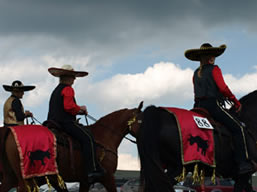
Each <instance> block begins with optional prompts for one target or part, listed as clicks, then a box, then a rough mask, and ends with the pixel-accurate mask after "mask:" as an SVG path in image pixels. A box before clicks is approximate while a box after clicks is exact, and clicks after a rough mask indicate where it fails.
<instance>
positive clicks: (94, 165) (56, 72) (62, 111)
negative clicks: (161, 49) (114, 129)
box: [47, 65, 104, 183]
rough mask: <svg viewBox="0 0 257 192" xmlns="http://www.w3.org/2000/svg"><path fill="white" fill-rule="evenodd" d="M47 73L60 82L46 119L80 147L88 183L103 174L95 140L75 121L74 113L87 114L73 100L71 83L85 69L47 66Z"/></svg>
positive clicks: (82, 107) (83, 74)
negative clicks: (75, 69)
mask: <svg viewBox="0 0 257 192" xmlns="http://www.w3.org/2000/svg"><path fill="white" fill-rule="evenodd" d="M48 71H49V73H50V74H51V75H53V76H55V77H59V79H60V82H59V84H58V85H57V87H56V88H55V89H54V91H53V92H52V95H51V98H50V103H49V112H48V118H47V119H48V120H51V121H54V122H56V123H58V124H59V125H60V126H61V127H62V129H63V131H64V132H66V133H67V134H69V135H71V136H72V137H73V138H74V139H76V140H77V141H78V142H79V143H80V145H81V147H82V153H83V156H84V159H85V161H86V168H87V170H86V171H87V174H88V181H89V182H90V183H92V182H94V181H96V180H97V179H99V178H100V177H102V176H103V175H104V170H103V168H102V167H101V166H100V165H99V163H98V161H97V158H96V149H95V142H94V138H93V135H92V133H91V132H90V130H89V129H84V128H82V127H81V125H79V124H78V123H77V122H76V115H85V114H87V109H86V106H84V105H83V106H79V105H77V104H76V101H75V92H74V89H73V88H72V84H73V83H74V80H75V79H76V78H77V77H84V76H86V75H88V73H87V72H85V71H74V69H73V68H72V66H70V65H64V66H62V68H55V67H52V68H49V69H48Z"/></svg>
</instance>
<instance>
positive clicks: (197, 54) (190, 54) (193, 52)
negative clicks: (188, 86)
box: [185, 43, 227, 61]
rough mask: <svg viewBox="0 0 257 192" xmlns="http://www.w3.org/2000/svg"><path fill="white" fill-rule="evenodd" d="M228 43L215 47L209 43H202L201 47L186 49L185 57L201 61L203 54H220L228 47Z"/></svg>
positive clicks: (216, 55)
mask: <svg viewBox="0 0 257 192" xmlns="http://www.w3.org/2000/svg"><path fill="white" fill-rule="evenodd" d="M226 47H227V46H226V45H221V46H219V47H213V46H212V45H211V44H209V43H204V44H202V45H201V47H200V49H189V50H186V51H185V57H186V58H188V59H189V60H192V61H200V59H201V56H202V55H212V56H215V57H218V56H220V55H221V54H222V53H223V52H224V51H225V49H226Z"/></svg>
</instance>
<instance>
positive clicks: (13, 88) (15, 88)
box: [3, 80, 36, 92]
mask: <svg viewBox="0 0 257 192" xmlns="http://www.w3.org/2000/svg"><path fill="white" fill-rule="evenodd" d="M35 87H36V86H33V85H23V83H22V82H21V81H19V80H16V81H14V82H12V85H3V88H4V90H5V91H10V92H11V91H31V90H32V89H35Z"/></svg>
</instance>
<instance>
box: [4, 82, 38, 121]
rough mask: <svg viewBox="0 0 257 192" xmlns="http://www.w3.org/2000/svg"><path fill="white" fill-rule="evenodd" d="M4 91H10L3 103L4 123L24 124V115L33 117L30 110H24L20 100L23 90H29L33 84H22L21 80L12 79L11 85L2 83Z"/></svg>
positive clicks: (32, 87)
mask: <svg viewBox="0 0 257 192" xmlns="http://www.w3.org/2000/svg"><path fill="white" fill-rule="evenodd" d="M3 88H4V89H5V91H8V92H11V96H10V97H9V98H8V99H7V100H6V101H5V104H4V125H5V126H15V125H24V119H25V118H26V117H33V114H32V113H31V112H30V111H24V108H23V105H22V103H21V100H20V99H22V97H23V95H24V91H31V90H33V89H34V88H35V86H30V85H29V86H24V85H23V84H22V82H21V81H19V80H16V81H13V83H12V85H3Z"/></svg>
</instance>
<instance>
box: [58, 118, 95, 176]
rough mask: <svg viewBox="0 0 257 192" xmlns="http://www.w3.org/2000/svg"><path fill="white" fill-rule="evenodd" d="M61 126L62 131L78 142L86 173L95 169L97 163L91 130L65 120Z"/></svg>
mask: <svg viewBox="0 0 257 192" xmlns="http://www.w3.org/2000/svg"><path fill="white" fill-rule="evenodd" d="M61 126H62V128H63V131H64V132H66V133H67V134H68V135H70V136H71V137H73V138H74V139H75V140H77V141H78V142H79V143H80V145H81V147H82V154H83V156H84V159H85V161H86V168H87V173H91V172H93V171H95V170H96V169H97V168H98V166H99V165H98V162H97V159H96V147H95V141H94V137H93V135H92V133H91V131H90V130H89V129H87V128H83V127H82V126H81V125H79V124H78V123H76V122H65V123H62V124H61Z"/></svg>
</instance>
